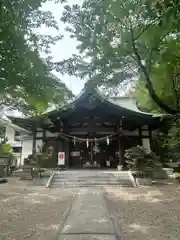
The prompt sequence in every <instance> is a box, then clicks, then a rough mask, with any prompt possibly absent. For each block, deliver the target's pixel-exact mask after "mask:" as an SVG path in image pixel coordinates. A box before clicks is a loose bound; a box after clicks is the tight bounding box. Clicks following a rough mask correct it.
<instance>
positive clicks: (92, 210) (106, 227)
mask: <svg viewBox="0 0 180 240" xmlns="http://www.w3.org/2000/svg"><path fill="white" fill-rule="evenodd" d="M60 233H61V234H71V235H73V234H90V235H91V234H92V235H94V234H95V233H96V234H97V235H98V233H99V234H104V235H106V234H113V233H114V228H113V225H112V221H111V219H110V216H109V213H108V210H107V208H106V203H105V200H104V191H103V189H101V188H96V189H95V188H86V189H80V190H79V193H78V195H77V197H76V199H75V201H74V203H73V205H72V208H71V211H70V214H69V216H68V218H67V219H66V221H65V224H64V226H63V228H62V229H61V231H60ZM62 239H63V238H62ZM64 239H68V238H64ZM69 239H70V238H69ZM82 239H88V238H82ZM89 239H93V238H89ZM97 239H98V238H97ZM100 239H102V238H100Z"/></svg>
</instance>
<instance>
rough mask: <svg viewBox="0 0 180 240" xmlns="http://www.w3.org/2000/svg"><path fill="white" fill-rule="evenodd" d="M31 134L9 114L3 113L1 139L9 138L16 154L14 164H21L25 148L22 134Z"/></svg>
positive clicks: (0, 128)
mask: <svg viewBox="0 0 180 240" xmlns="http://www.w3.org/2000/svg"><path fill="white" fill-rule="evenodd" d="M29 134H30V132H29V131H28V130H26V129H24V128H21V127H19V126H18V125H15V124H13V123H12V121H11V120H10V119H9V118H8V117H7V116H5V115H4V114H1V117H0V141H2V140H3V139H5V138H6V139H7V140H8V143H9V144H10V145H11V146H12V148H13V152H14V155H15V156H16V162H14V163H13V164H14V165H16V166H19V165H21V161H22V152H23V150H24V147H23V141H22V140H21V136H25V135H27V136H29Z"/></svg>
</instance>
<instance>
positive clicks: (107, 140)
mask: <svg viewBox="0 0 180 240" xmlns="http://www.w3.org/2000/svg"><path fill="white" fill-rule="evenodd" d="M106 142H107V145H108V146H109V137H107V139H106Z"/></svg>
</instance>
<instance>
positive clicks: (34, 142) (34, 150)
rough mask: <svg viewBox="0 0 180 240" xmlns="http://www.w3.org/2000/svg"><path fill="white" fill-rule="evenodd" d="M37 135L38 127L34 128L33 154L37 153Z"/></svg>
mask: <svg viewBox="0 0 180 240" xmlns="http://www.w3.org/2000/svg"><path fill="white" fill-rule="evenodd" d="M36 133H37V129H36V127H34V128H33V146H32V148H33V149H32V152H33V153H34V152H36Z"/></svg>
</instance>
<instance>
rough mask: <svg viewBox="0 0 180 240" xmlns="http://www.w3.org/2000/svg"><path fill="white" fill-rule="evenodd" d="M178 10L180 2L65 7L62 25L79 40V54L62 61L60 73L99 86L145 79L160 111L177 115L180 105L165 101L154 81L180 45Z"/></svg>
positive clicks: (106, 0) (140, 0) (92, 0)
mask: <svg viewBox="0 0 180 240" xmlns="http://www.w3.org/2000/svg"><path fill="white" fill-rule="evenodd" d="M179 9H180V2H179V1H177V0H173V1H166V0H164V1H158V0H154V1H147V0H127V1H122V0H119V1H110V0H98V1H97V0H86V1H84V3H83V5H82V6H78V5H73V6H72V7H70V6H66V7H65V11H64V14H63V17H62V21H63V22H64V23H66V24H67V25H68V26H67V30H68V31H69V32H71V36H72V37H75V38H76V39H77V40H78V41H79V46H78V49H79V53H80V55H77V56H73V58H71V59H67V60H66V61H63V62H60V63H59V65H58V66H59V69H60V70H63V71H66V72H68V73H72V70H73V74H76V75H78V76H81V77H84V76H88V77H89V78H90V79H91V80H90V81H91V82H92V84H94V85H95V86H97V85H106V86H112V85H113V86H117V85H119V84H120V83H124V82H125V81H131V80H133V81H134V80H135V79H137V78H141V79H142V80H143V81H144V85H145V88H146V89H147V90H148V93H149V95H150V96H151V98H152V99H153V101H154V102H155V103H156V104H157V105H158V107H159V108H161V109H163V110H164V111H165V112H167V113H170V114H177V113H179V111H180V109H179V106H177V105H175V106H173V105H169V104H168V103H167V102H164V100H163V99H161V96H159V95H158V94H157V92H156V89H155V87H154V85H153V82H152V77H153V78H154V73H155V68H156V66H157V65H159V64H161V61H162V56H163V55H164V52H166V49H167V48H168V47H169V45H170V43H171V42H172V41H176V42H179V38H180V37H179V34H178V33H179V23H180V14H179ZM176 47H177V51H179V45H177V46H176ZM166 57H167V56H166ZM84 59H87V61H86V62H85V61H84ZM169 61H170V60H169V59H168V57H167V59H166V63H167V64H168V62H169ZM178 71H179V69H178ZM175 77H176V78H179V72H177V73H176V76H175ZM163 81H164V79H163Z"/></svg>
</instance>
